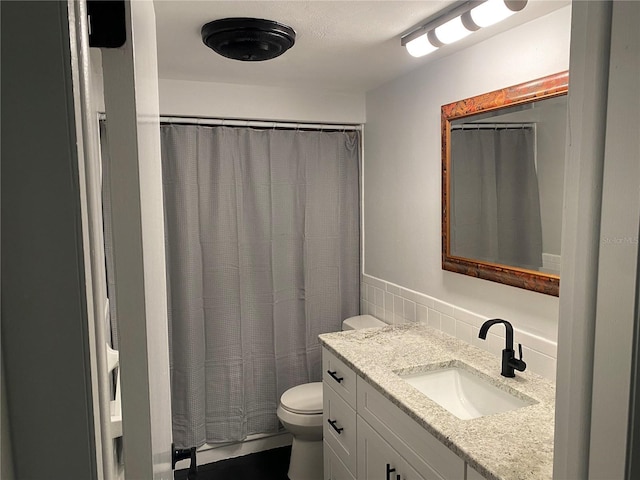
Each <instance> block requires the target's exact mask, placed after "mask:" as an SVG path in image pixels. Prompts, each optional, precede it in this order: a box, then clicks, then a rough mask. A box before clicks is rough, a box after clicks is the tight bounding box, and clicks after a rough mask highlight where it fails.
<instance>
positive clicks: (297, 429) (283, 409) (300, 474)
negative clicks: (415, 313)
mask: <svg viewBox="0 0 640 480" xmlns="http://www.w3.org/2000/svg"><path fill="white" fill-rule="evenodd" d="M385 325H387V324H386V323H384V322H382V321H380V320H378V319H377V318H375V317H372V316H371V315H357V316H355V317H350V318H347V319H346V320H344V321H343V322H342V330H357V329H360V328H371V327H384V326H385ZM277 414H278V418H279V419H280V422H282V425H283V426H284V428H285V429H286V430H287V431H288V432H289V433H291V435H293V443H292V444H291V460H290V462H289V472H288V476H289V480H322V478H323V468H324V466H323V462H322V382H313V383H305V384H303V385H298V386H296V387H292V388H290V389H289V390H287V391H286V392H284V393H283V394H282V397H280V404H279V405H278V410H277Z"/></svg>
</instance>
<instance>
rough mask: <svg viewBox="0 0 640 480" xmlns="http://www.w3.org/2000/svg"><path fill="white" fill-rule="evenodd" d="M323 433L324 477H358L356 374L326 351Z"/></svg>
mask: <svg viewBox="0 0 640 480" xmlns="http://www.w3.org/2000/svg"><path fill="white" fill-rule="evenodd" d="M322 371H323V374H322V382H323V389H322V390H323V393H322V404H323V405H322V412H323V418H322V436H323V439H324V440H323V441H324V478H325V480H355V478H356V458H357V457H356V448H357V445H356V438H357V437H356V435H357V427H356V383H357V381H356V377H357V376H356V374H355V372H354V371H353V370H351V369H350V368H349V367H347V366H346V365H345V364H344V363H343V362H342V361H341V360H339V359H338V358H337V357H336V356H335V355H333V354H332V353H331V352H329V351H327V350H323V354H322Z"/></svg>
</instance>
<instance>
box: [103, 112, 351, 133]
mask: <svg viewBox="0 0 640 480" xmlns="http://www.w3.org/2000/svg"><path fill="white" fill-rule="evenodd" d="M99 118H100V120H104V119H105V118H106V115H105V114H104V113H100V114H99ZM160 122H161V123H179V124H183V125H219V126H225V127H256V128H286V129H291V130H298V129H306V130H309V129H311V130H341V131H345V130H362V125H353V124H352V125H343V124H333V123H304V122H298V123H293V122H269V121H265V120H231V119H225V118H198V117H178V116H165V115H161V116H160Z"/></svg>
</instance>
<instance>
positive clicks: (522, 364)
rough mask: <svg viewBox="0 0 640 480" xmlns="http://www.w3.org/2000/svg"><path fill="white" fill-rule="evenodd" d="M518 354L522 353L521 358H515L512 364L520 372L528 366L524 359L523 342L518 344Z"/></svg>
mask: <svg viewBox="0 0 640 480" xmlns="http://www.w3.org/2000/svg"><path fill="white" fill-rule="evenodd" d="M518 354H519V355H520V358H518V359H515V358H514V359H513V360H512V361H511V362H510V365H511V366H512V367H513V368H515V369H516V370H518V371H519V372H524V370H525V369H526V368H527V364H526V363H525V362H524V361H523V360H522V344H521V343H519V344H518Z"/></svg>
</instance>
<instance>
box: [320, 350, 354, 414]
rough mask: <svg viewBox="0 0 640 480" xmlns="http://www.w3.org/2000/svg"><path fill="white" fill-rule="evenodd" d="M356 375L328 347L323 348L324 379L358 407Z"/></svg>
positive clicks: (350, 403) (346, 399) (351, 404)
mask: <svg viewBox="0 0 640 480" xmlns="http://www.w3.org/2000/svg"><path fill="white" fill-rule="evenodd" d="M356 377H357V375H356V374H355V372H354V371H353V370H351V369H350V368H349V367H347V366H346V365H345V364H344V362H343V361H342V360H339V359H338V357H336V356H335V355H334V354H333V353H331V352H330V351H329V350H327V349H326V348H323V349H322V380H323V381H324V382H326V383H327V384H328V385H331V387H333V389H334V390H335V391H336V392H337V393H338V394H339V395H340V396H341V397H342V398H343V399H344V400H345V401H346V402H347V403H348V404H349V405H350V406H351V407H352V408H354V409H355V408H356Z"/></svg>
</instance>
